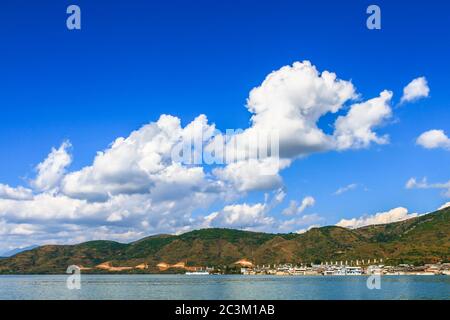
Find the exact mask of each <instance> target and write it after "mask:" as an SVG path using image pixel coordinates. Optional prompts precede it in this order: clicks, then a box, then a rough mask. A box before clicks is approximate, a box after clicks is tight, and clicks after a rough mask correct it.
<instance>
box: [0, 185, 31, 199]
mask: <svg viewBox="0 0 450 320" xmlns="http://www.w3.org/2000/svg"><path fill="white" fill-rule="evenodd" d="M32 198H33V191H32V190H31V189H27V188H24V187H21V186H19V187H17V188H13V187H10V186H8V185H6V184H1V183H0V199H9V200H30V199H32Z"/></svg>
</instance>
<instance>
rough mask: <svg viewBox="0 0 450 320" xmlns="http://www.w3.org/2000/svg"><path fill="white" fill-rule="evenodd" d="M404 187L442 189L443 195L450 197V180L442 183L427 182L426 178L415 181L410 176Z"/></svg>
mask: <svg viewBox="0 0 450 320" xmlns="http://www.w3.org/2000/svg"><path fill="white" fill-rule="evenodd" d="M406 189H443V190H444V191H443V196H444V197H448V198H450V181H447V182H444V183H428V181H427V178H423V179H422V181H417V180H416V179H415V178H411V179H409V180H408V181H407V182H406Z"/></svg>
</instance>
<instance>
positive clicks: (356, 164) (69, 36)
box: [0, 0, 450, 249]
mask: <svg viewBox="0 0 450 320" xmlns="http://www.w3.org/2000/svg"><path fill="white" fill-rule="evenodd" d="M73 3H74V4H77V5H79V6H80V8H81V12H82V29H81V30H79V31H69V30H67V28H66V25H65V19H66V17H67V15H66V13H65V11H66V8H67V6H68V5H69V4H73ZM369 4H372V3H371V2H368V1H345V2H344V3H337V2H334V1H312V2H310V1H308V2H307V1H276V2H275V1H271V2H269V1H264V2H263V3H262V2H261V1H245V2H243V1H214V2H211V1H194V2H186V1H160V2H156V1H151V2H149V1H143V0H142V1H138V0H129V1H95V2H93V1H83V0H77V1H70V2H69V1H58V3H55V2H54V1H39V2H38V1H33V2H31V3H30V4H27V5H18V4H16V3H14V2H12V1H9V2H7V3H6V4H3V6H2V10H1V13H0V24H1V28H0V37H1V39H2V50H1V51H0V58H1V59H0V66H1V70H2V72H1V75H0V88H1V90H0V106H1V110H2V117H1V118H0V184H3V185H8V186H10V187H12V188H15V187H18V186H24V187H25V188H30V186H29V184H30V180H33V179H35V176H36V169H35V168H36V165H38V164H39V163H41V162H42V161H43V160H44V159H45V158H46V157H47V155H48V154H49V152H50V151H51V148H52V147H55V148H58V147H59V146H60V145H61V143H62V142H63V141H65V140H69V141H70V143H71V145H72V147H71V148H70V154H71V156H72V161H71V164H70V166H68V167H67V168H66V170H67V172H75V171H77V170H80V169H82V168H83V167H86V166H89V165H91V164H92V161H93V159H94V157H95V155H96V153H97V152H98V151H101V150H104V149H106V148H107V147H108V146H109V145H110V143H111V142H113V141H114V140H115V139H116V138H117V137H127V136H129V134H130V133H131V132H132V131H133V130H137V129H139V128H140V127H141V126H142V125H144V124H147V123H150V122H153V121H157V120H158V118H159V117H160V115H161V114H170V115H174V116H176V117H178V118H179V119H181V123H182V126H185V125H187V124H188V123H190V122H191V121H193V120H194V119H195V118H196V117H197V116H198V115H200V114H205V115H206V116H207V117H208V120H209V123H215V124H216V126H217V127H218V128H220V129H221V130H225V129H227V128H244V129H245V128H247V127H249V123H250V116H251V114H250V113H249V111H248V110H247V108H246V106H245V105H246V100H247V98H248V96H249V92H250V90H251V89H252V88H255V87H258V86H260V85H261V83H262V82H263V81H264V79H265V77H266V76H267V75H268V74H269V73H270V72H272V71H274V70H278V69H280V68H281V67H283V66H287V65H292V63H294V62H295V61H304V60H309V61H311V63H312V64H313V65H315V66H316V68H317V69H318V70H319V71H323V70H328V71H331V72H335V73H336V74H337V77H338V78H340V79H343V80H351V82H352V83H353V85H354V86H355V87H356V91H357V92H358V93H359V94H360V99H361V101H365V100H368V99H371V98H374V97H376V96H378V95H379V93H380V92H381V91H382V90H384V89H387V90H391V91H392V92H393V93H394V97H393V98H392V102H391V107H392V112H393V116H392V117H391V118H390V119H389V120H387V121H385V122H384V123H383V125H382V126H380V127H377V129H376V132H377V133H379V134H380V135H384V134H388V135H389V137H390V142H389V144H383V145H380V144H371V145H370V146H367V147H366V148H361V149H357V150H353V149H352V150H343V151H327V152H319V153H314V154H310V155H308V156H306V157H304V158H302V159H298V160H296V161H293V163H292V164H291V165H290V166H289V168H286V169H284V170H283V171H282V172H281V176H282V177H283V190H284V192H285V193H286V197H285V199H284V200H283V202H282V203H280V204H278V205H277V206H276V207H274V208H273V209H271V210H270V213H269V212H267V213H266V214H268V215H270V216H273V217H275V218H278V217H282V214H281V212H282V211H283V210H284V209H285V208H286V207H287V206H288V205H289V201H290V200H295V201H297V202H301V200H302V199H303V198H304V197H306V196H312V197H314V199H315V204H314V206H312V207H309V208H307V209H306V210H305V211H304V212H303V213H302V214H310V215H313V214H316V215H317V216H320V217H321V220H320V221H317V222H315V223H311V224H316V223H317V224H321V225H324V224H335V223H337V222H338V221H339V220H341V219H343V218H354V217H360V216H362V215H364V214H374V213H377V212H384V211H388V210H390V209H393V208H397V207H405V208H408V210H409V212H411V213H414V212H419V213H424V212H428V211H432V210H434V209H436V208H438V207H440V206H441V205H442V204H444V203H445V202H448V201H449V200H448V197H447V196H446V195H444V193H445V191H446V189H445V187H441V188H439V187H437V188H431V187H429V188H412V189H407V188H406V187H405V184H406V182H407V181H408V180H409V179H410V178H414V177H415V178H417V181H421V179H422V178H424V177H426V178H427V181H428V182H427V183H428V184H427V186H431V185H432V184H436V183H440V184H445V183H447V182H448V181H449V180H450V166H449V165H448V164H449V160H450V152H449V151H448V149H446V148H445V147H444V148H433V149H427V148H423V147H421V146H419V145H417V143H416V139H417V138H418V137H419V136H420V135H421V134H422V133H424V132H426V131H428V130H432V129H437V130H443V131H444V132H445V133H446V134H447V135H449V134H450V126H449V123H450V121H449V120H450V117H449V111H448V108H449V107H450V105H449V104H450V90H449V81H448V74H450V63H449V62H448V57H449V56H450V41H449V40H450V27H449V25H448V23H447V21H448V12H449V9H450V5H449V4H447V3H445V2H442V1H427V2H422V3H419V2H415V1H411V2H410V1H407V2H406V1H404V2H401V1H395V2H394V1H376V4H378V5H379V6H380V7H381V12H382V29H381V30H368V29H367V28H366V19H367V14H366V13H365V11H366V8H367V6H368V5H369ZM422 76H423V77H425V78H426V80H427V82H428V85H429V88H430V94H429V96H428V97H426V98H423V99H418V100H417V101H413V102H412V103H406V104H402V105H401V106H399V105H398V103H399V101H400V98H401V96H402V92H403V88H404V87H405V86H406V85H407V84H408V83H409V82H410V81H411V80H413V79H415V78H417V77H422ZM345 110H346V109H345V108H344V109H342V110H341V112H340V113H339V115H342V114H345ZM335 118H336V115H326V116H324V118H322V119H321V120H320V121H319V127H320V128H321V129H322V130H323V131H324V132H331V131H332V128H331V127H330V125H329V123H333V122H334V120H335ZM330 130H331V131H330ZM351 184H356V185H357V186H356V187H355V188H353V189H352V190H349V191H348V192H345V193H343V194H341V195H334V194H333V193H334V192H335V191H336V190H338V189H339V188H341V187H344V186H348V185H351ZM31 189H33V188H31ZM274 192H276V190H275V189H274V190H266V191H250V192H247V193H245V196H243V197H242V198H240V199H235V200H233V201H234V202H233V203H241V204H242V203H247V204H249V205H253V204H255V203H261V202H263V201H264V194H265V193H269V194H273V193H274ZM33 193H34V194H36V193H37V191H36V190H33ZM9 200H10V199H9ZM225 205H230V203H228V202H226V201H213V202H212V203H211V205H210V206H209V207H207V208H198V209H197V208H196V209H194V210H193V216H194V217H195V216H197V215H201V214H209V213H211V212H212V211H218V210H221V209H220V208H222V207H224V206H225ZM8 208H10V207H8ZM3 210H6V209H3ZM8 210H11V209H8ZM13 215H14V212H10V211H8V212H7V213H6V211H4V212H1V206H0V220H3V223H4V224H5V225H6V227H5V229H8V230H12V229H14V228H15V227H20V226H21V225H24V227H26V226H27V225H35V224H36V223H37V222H36V221H35V220H39V219H36V218H31V219H29V221H27V218H24V217H22V218H20V219H15V218H8V217H11V216H13ZM94 220H95V219H94ZM41 223H42V222H41ZM45 223H46V222H45ZM45 223H44V224H45ZM63 223H67V221H66V222H60V224H63ZM83 223H84V222H83ZM83 223H82V222H80V223H77V225H78V226H82V225H83ZM86 223H87V224H89V226H91V227H94V226H95V227H99V228H100V227H102V226H104V224H103V223H102V222H101V221H100V220H95V221H91V220H90V221H89V222H86ZM133 223H134V222H133ZM8 225H9V227H8ZM50 225H51V227H48V228H47V229H46V228H42V227H39V228H37V229H36V230H37V231H30V232H36V237H35V238H33V237H32V238H31V239H32V240H27V241H28V242H29V241H35V242H38V243H42V242H45V241H47V240H48V241H56V242H58V241H61V242H64V241H66V240H65V238H64V236H63V235H62V236H61V237H60V238H57V239H56V238H52V237H50V236H48V234H49V233H51V232H55V230H57V231H58V232H60V231H61V229H60V228H58V226H57V225H53V224H50V223H48V226H50ZM105 225H107V224H106V223H105ZM119 227H120V230H121V231H120V232H121V233H126V232H127V231H126V230H127V225H126V224H125V223H124V224H123V225H121V226H119ZM305 227H308V226H307V225H305ZM30 228H31V227H30ZM107 228H109V227H108V226H107ZM130 228H131V227H130ZM0 229H1V228H0ZM162 229H164V228H162ZM33 230H35V229H33ZM130 230H131V229H130ZM158 231H159V229H158V228H156V227H155V228H153V229H152V228H150V229H148V233H153V232H158ZM161 231H166V230H161ZM291 231H296V230H291ZM139 232H144V233H145V230H144V231H142V230H141V231H139ZM25 233H26V232H25ZM0 234H1V233H0ZM30 234H33V235H34V234H35V233H30ZM46 235H47V238H46ZM94 235H97V236H100V237H106V238H108V237H110V238H118V237H116V236H115V235H116V233H114V235H112V234H109V233H107V232H106V233H104V234H103V233H95V232H93V233H92V237H93V236H94ZM140 235H141V234H138V233H136V234H133V235H130V239H131V238H133V236H135V237H138V236H140ZM4 236H5V237H9V240H10V241H9V242H8V243H9V244H8V246H9V247H11V246H17V245H28V244H30V243H28V242H27V241H25V240H23V239H24V238H25V237H24V233H22V234H21V233H20V232H19V233H17V232H16V233H14V232H10V233H5V235H4ZM2 237H3V236H2ZM86 238H89V236H87V237H86ZM67 239H68V238H67ZM118 239H121V240H126V239H125V238H120V237H119V238H118ZM76 240H84V238H83V237H82V236H80V237H79V238H76V239H71V240H67V241H76ZM0 249H1V248H0Z"/></svg>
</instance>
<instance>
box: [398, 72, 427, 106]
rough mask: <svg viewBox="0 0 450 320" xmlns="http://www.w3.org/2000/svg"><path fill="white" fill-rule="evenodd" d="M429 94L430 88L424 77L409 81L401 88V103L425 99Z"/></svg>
mask: <svg viewBox="0 0 450 320" xmlns="http://www.w3.org/2000/svg"><path fill="white" fill-rule="evenodd" d="M429 94H430V88H429V87H428V82H427V79H426V78H425V77H419V78H416V79H414V80H413V81H411V82H410V83H409V84H408V85H407V86H406V87H405V88H403V96H402V98H401V102H402V103H404V102H410V101H415V100H418V99H420V98H426V97H428V95H429Z"/></svg>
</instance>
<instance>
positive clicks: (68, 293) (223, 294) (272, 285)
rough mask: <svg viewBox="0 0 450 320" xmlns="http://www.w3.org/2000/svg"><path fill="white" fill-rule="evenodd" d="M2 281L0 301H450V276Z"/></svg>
mask: <svg viewBox="0 0 450 320" xmlns="http://www.w3.org/2000/svg"><path fill="white" fill-rule="evenodd" d="M66 279H67V277H66V276H65V275H29V276H0V299H176V300H178V299H180V300H182V299H248V300H253V299H269V300H270V299H288V300H290V299H294V300H305V299H325V300H328V299H333V300H336V299H450V277H449V276H383V277H382V278H381V289H380V290H369V289H368V288H367V286H366V280H367V277H363V276H349V277H346V276H336V277H334V276H317V277H316V276H300V277H276V276H238V275H234V276H231V275H230V276H186V275H82V277H81V290H68V289H67V286H66Z"/></svg>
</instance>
